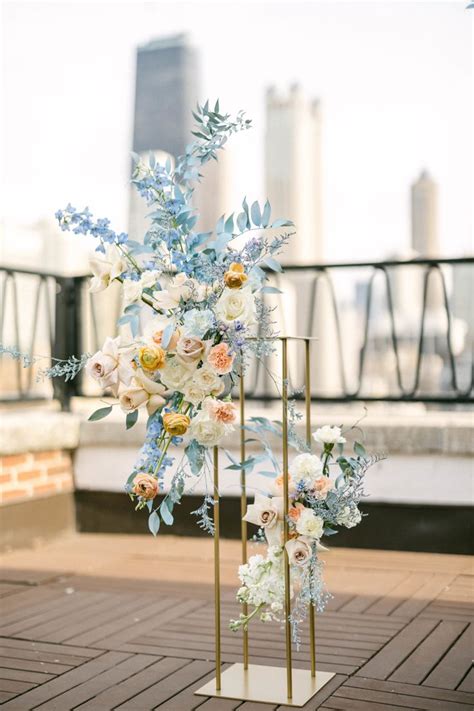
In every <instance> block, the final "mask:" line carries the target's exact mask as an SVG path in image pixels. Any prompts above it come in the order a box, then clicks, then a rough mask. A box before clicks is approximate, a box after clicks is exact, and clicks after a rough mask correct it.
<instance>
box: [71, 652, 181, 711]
mask: <svg viewBox="0 0 474 711" xmlns="http://www.w3.org/2000/svg"><path fill="white" fill-rule="evenodd" d="M186 664H189V661H188V660H185V659H174V658H173V657H163V658H162V659H160V660H158V661H156V662H154V663H153V664H152V665H151V666H149V667H147V668H146V669H143V671H140V672H138V673H137V674H135V675H134V676H132V677H130V678H129V679H126V680H124V681H122V682H120V683H118V684H116V685H115V686H114V687H112V688H109V689H106V690H105V691H103V692H101V693H100V694H97V696H94V698H93V699H90V701H87V702H86V703H84V704H81V705H80V706H78V707H77V708H78V709H80V711H109V710H110V709H115V708H116V707H117V706H118V705H119V704H123V703H125V702H126V701H129V700H130V699H133V698H134V697H135V696H137V695H138V694H139V693H140V692H142V691H144V690H145V689H148V688H149V687H150V686H153V685H154V684H157V683H158V682H159V681H161V680H162V679H165V678H166V677H167V676H170V675H171V674H173V673H174V672H176V671H178V670H179V669H182V668H183V667H184V666H186Z"/></svg>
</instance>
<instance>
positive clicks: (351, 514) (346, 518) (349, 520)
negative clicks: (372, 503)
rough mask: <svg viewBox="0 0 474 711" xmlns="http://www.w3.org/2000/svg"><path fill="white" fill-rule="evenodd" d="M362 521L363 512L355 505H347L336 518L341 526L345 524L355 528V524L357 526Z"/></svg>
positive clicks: (347, 526)
mask: <svg viewBox="0 0 474 711" xmlns="http://www.w3.org/2000/svg"><path fill="white" fill-rule="evenodd" d="M361 521H362V514H361V512H360V511H359V509H358V508H357V506H355V505H354V506H345V507H344V508H343V509H342V511H341V513H340V514H339V516H338V517H337V519H336V523H337V524H339V526H345V527H346V528H354V526H357V524H358V523H360V522H361Z"/></svg>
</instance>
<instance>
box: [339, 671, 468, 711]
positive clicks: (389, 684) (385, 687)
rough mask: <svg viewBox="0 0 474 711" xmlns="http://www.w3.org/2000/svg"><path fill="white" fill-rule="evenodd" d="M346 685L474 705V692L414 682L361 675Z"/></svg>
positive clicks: (351, 679)
mask: <svg viewBox="0 0 474 711" xmlns="http://www.w3.org/2000/svg"><path fill="white" fill-rule="evenodd" d="M345 685H346V686H355V687H357V688H359V689H375V690H382V691H389V692H392V693H394V694H400V695H411V696H422V697H424V698H426V699H440V700H441V701H445V702H449V701H455V702H456V703H458V704H465V705H468V706H472V705H473V704H474V695H473V694H465V693H461V692H460V691H449V690H447V689H433V688H432V687H430V686H415V685H413V684H402V683H399V682H394V681H380V680H378V679H366V678H364V677H361V676H353V677H351V678H350V679H348V680H347V681H346V684H345ZM466 711H467V709H466Z"/></svg>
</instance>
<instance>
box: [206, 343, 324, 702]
mask: <svg viewBox="0 0 474 711" xmlns="http://www.w3.org/2000/svg"><path fill="white" fill-rule="evenodd" d="M278 340H280V341H281V377H282V439H283V442H282V449H283V498H284V523H283V535H284V541H285V543H286V542H287V541H288V509H289V482H288V464H289V462H288V341H289V340H297V341H304V345H305V384H306V395H305V415H306V439H307V442H308V444H310V442H311V351H310V345H311V340H312V339H311V338H293V337H290V336H288V337H287V336H285V337H281V338H279V339H278ZM239 395H240V425H241V430H240V458H241V461H242V462H243V461H244V460H245V456H246V454H245V430H244V429H243V427H244V425H245V393H244V378H243V373H242V372H241V374H240V392H239ZM240 486H241V499H240V501H241V514H242V517H243V516H244V515H245V512H246V510H247V489H246V476H245V469H241V471H240ZM214 526H215V534H214V587H215V640H216V642H215V644H216V676H215V679H213V680H212V681H210V682H208V683H207V684H205V685H204V686H202V687H201V688H200V689H198V691H196V692H195V693H196V694H198V695H200V696H216V697H220V698H227V699H241V700H243V701H255V702H263V703H265V702H266V703H273V704H285V705H286V706H304V705H305V704H306V703H307V702H308V701H309V700H310V699H311V697H312V696H314V694H316V693H317V692H318V691H319V690H320V689H321V688H322V687H323V686H324V685H325V684H327V682H328V681H329V680H330V679H332V677H333V676H334V674H332V673H331V672H323V671H317V670H316V639H315V612H314V606H313V605H310V607H309V634H310V655H311V667H310V671H306V670H303V669H293V666H292V646H291V623H290V615H291V593H290V566H289V561H288V556H287V553H286V551H285V564H284V565H285V641H286V675H285V674H284V673H283V670H282V669H281V668H280V667H272V666H262V665H260V664H249V634H248V630H244V632H243V648H242V651H243V655H242V658H243V663H242V664H233V665H232V666H231V667H229V669H226V670H225V671H224V672H222V673H221V602H220V559H219V537H220V525H219V451H218V448H217V447H214ZM241 535H242V563H246V562H247V524H246V522H245V521H242V524H241ZM242 612H243V613H244V614H245V615H246V614H247V606H246V605H243V606H242Z"/></svg>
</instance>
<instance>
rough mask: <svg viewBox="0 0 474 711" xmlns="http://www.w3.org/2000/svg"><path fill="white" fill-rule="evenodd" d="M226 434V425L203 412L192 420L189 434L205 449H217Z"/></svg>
mask: <svg viewBox="0 0 474 711" xmlns="http://www.w3.org/2000/svg"><path fill="white" fill-rule="evenodd" d="M225 433H226V428H225V425H223V424H222V422H216V420H213V419H211V418H210V417H209V415H208V414H207V412H205V411H203V410H201V412H200V413H199V414H198V415H197V416H196V417H195V418H194V419H193V420H192V422H191V427H190V428H189V434H190V436H191V438H192V439H195V440H196V441H197V442H198V443H199V444H202V445H203V447H215V446H216V445H217V444H219V442H220V441H221V439H222V438H223V437H224V435H225Z"/></svg>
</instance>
